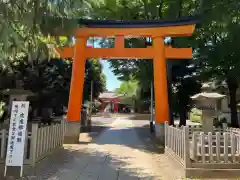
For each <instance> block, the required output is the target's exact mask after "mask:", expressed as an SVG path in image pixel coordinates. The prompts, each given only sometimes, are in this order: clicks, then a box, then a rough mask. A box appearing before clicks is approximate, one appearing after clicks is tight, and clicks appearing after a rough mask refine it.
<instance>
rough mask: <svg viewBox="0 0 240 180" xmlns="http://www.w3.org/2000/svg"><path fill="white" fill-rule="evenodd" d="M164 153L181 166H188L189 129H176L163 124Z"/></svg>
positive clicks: (185, 127)
mask: <svg viewBox="0 0 240 180" xmlns="http://www.w3.org/2000/svg"><path fill="white" fill-rule="evenodd" d="M165 152H166V153H168V154H169V155H171V156H173V157H174V158H175V159H176V160H178V161H179V162H180V163H181V164H182V165H184V166H188V164H189V161H190V153H189V128H188V127H187V126H184V127H183V128H176V127H173V126H168V124H167V123H166V124H165Z"/></svg>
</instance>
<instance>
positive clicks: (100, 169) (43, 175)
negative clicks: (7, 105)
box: [0, 146, 154, 180]
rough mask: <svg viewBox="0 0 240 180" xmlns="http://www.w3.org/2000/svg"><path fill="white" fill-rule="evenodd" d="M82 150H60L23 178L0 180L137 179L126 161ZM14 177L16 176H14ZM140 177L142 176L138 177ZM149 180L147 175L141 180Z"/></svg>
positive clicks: (28, 171)
mask: <svg viewBox="0 0 240 180" xmlns="http://www.w3.org/2000/svg"><path fill="white" fill-rule="evenodd" d="M76 147H77V146H76ZM86 149H87V147H86V148H83V147H82V148H81V149H77V148H75V147H74V146H72V147H68V149H61V150H59V151H58V152H56V153H55V154H54V155H52V156H50V157H48V158H46V159H44V160H42V161H41V162H40V163H38V164H37V165H36V168H35V170H34V169H29V168H27V169H26V170H25V171H24V177H23V178H17V177H16V176H15V177H7V178H3V176H2V174H1V176H0V179H1V180H12V179H15V180H17V179H18V180H20V179H21V180H25V179H26V180H27V179H28V180H86V179H92V180H118V179H123V180H125V179H128V178H130V179H139V176H138V172H142V171H143V170H141V169H138V168H128V169H125V168H124V167H127V166H128V165H127V164H126V159H124V160H122V159H119V158H113V157H111V156H109V155H108V154H105V153H102V152H101V153H99V152H96V151H95V152H94V151H93V152H87V151H86ZM15 175H16V174H15ZM141 175H142V173H141ZM145 178H147V179H151V178H154V177H149V176H148V175H147V174H146V176H145V177H141V179H145Z"/></svg>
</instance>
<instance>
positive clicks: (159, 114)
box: [153, 37, 169, 140]
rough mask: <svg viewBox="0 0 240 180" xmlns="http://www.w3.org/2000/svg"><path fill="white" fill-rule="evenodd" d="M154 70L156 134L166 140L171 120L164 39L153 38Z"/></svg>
mask: <svg viewBox="0 0 240 180" xmlns="http://www.w3.org/2000/svg"><path fill="white" fill-rule="evenodd" d="M153 48H154V57H153V68H154V88H155V116H156V117H155V132H156V136H157V137H159V138H160V139H161V140H163V138H164V123H165V122H166V121H168V119H169V106H168V87H167V69H166V56H165V46H164V38H163V37H154V38H153Z"/></svg>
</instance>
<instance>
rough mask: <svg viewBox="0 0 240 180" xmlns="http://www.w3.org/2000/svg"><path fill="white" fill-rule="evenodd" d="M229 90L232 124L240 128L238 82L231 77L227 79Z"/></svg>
mask: <svg viewBox="0 0 240 180" xmlns="http://www.w3.org/2000/svg"><path fill="white" fill-rule="evenodd" d="M227 84H228V90H229V95H230V110H231V126H232V127H235V128H238V127H239V124H238V114H237V97H236V94H237V88H238V83H237V81H236V80H235V79H232V78H229V79H228V80H227Z"/></svg>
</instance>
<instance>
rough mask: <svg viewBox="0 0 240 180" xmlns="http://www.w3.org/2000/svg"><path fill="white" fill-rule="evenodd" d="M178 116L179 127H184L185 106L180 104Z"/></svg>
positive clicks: (185, 118)
mask: <svg viewBox="0 0 240 180" xmlns="http://www.w3.org/2000/svg"><path fill="white" fill-rule="evenodd" d="M179 116H180V121H179V126H186V121H187V104H185V105H183V104H182V105H181V104H180V109H179Z"/></svg>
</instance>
